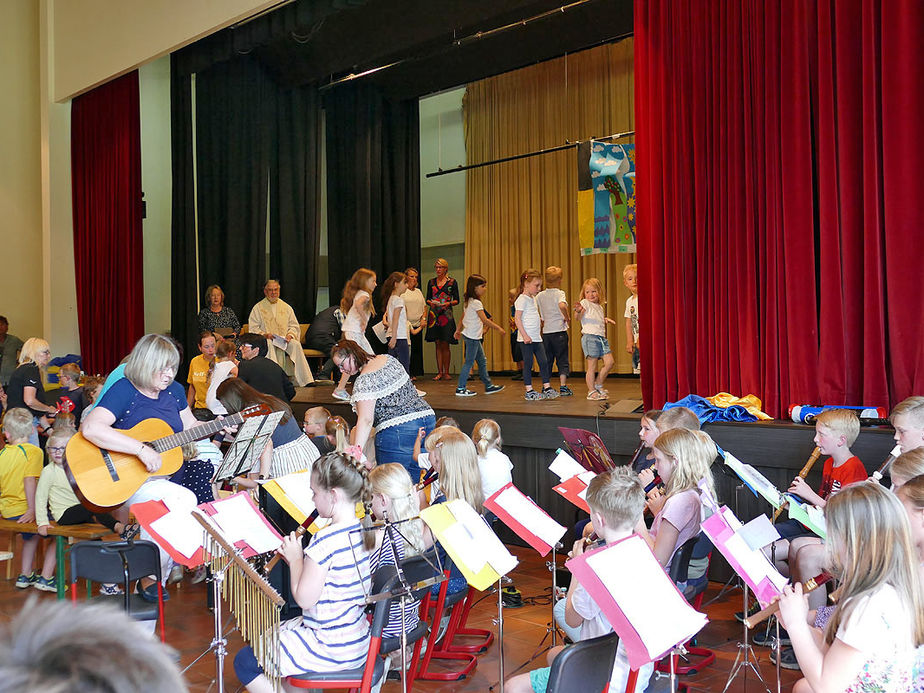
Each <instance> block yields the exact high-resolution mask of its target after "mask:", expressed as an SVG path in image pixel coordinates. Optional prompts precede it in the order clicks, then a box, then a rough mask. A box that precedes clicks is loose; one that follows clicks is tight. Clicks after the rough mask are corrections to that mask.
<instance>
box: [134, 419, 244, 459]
mask: <svg viewBox="0 0 924 693" xmlns="http://www.w3.org/2000/svg"><path fill="white" fill-rule="evenodd" d="M243 420H244V415H243V414H241V413H237V414H231V415H230V416H225V417H224V418H222V419H215V420H214V421H209V422H208V423H204V424H201V425H199V426H193V427H192V428H187V429H186V430H185V431H180V432H179V433H174V434H173V435H169V436H164V437H163V438H158V439H157V440H152V441H150V443H149V445H150V446H151V447H152V448H154V449H155V450H156V451H157V452H164V451H166V450H171V449H173V448H178V447H180V446H182V445H185V444H186V443H191V442H193V441H194V440H201V439H202V438H207V437H208V436H210V435H212V434H213V433H218V431H220V430H221V429H223V428H225V427H226V426H237V425H239V424H240V423H241V422H242V421H243Z"/></svg>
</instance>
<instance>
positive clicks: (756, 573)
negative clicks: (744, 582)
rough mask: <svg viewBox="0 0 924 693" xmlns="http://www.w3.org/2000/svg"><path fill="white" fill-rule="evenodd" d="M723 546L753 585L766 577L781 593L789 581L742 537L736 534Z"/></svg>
mask: <svg viewBox="0 0 924 693" xmlns="http://www.w3.org/2000/svg"><path fill="white" fill-rule="evenodd" d="M725 546H726V548H728V550H729V551H730V552H731V553H732V555H734V557H735V558H736V559H737V560H738V563H739V564H740V565H741V568H742V569H743V570H744V572H746V573H747V574H748V575H750V576H751V578H752V579H753V580H754V582H755V583H760V581H761V580H762V579H763V578H765V577H766V578H768V579H769V580H770V582H772V583H773V584H774V586H776V588H777V590H778V591H779V592H780V593H782V591H783V587H784V586H785V585H786V583H787V582H789V581H788V580H787V579H786V578H784V577H783V576H782V575H781V574H780V572H779V571H778V570H777V569H776V568H774V567H773V564H772V563H770V560H769V559H768V558H767V557H766V556H765V555H764V553H763V552H762V551H760V550H757V551H755V550H753V549H752V548H751V547H749V546H748V545H747V542H745V540H744V537H742V536H741V534H739V533H737V532H736V533H735V534H734V535H732V536H731V537H729V538H728V539H727V540H726V541H725Z"/></svg>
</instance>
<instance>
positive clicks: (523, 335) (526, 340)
mask: <svg viewBox="0 0 924 693" xmlns="http://www.w3.org/2000/svg"><path fill="white" fill-rule="evenodd" d="M541 286H542V278H541V277H540V276H539V270H536V269H533V268H532V267H530V268H529V269H526V270H523V274H521V275H520V295H519V296H517V300H516V301H515V302H514V304H513V305H514V309H515V312H514V318H513V319H514V320H515V321H516V324H517V341H518V342H519V343H520V349H521V350H522V351H523V384H524V385H525V386H526V399H527V400H537V399H555V398H556V397H558V396H559V393H558V391H557V390H553V389H552V386H551V384H550V382H549V381H550V380H551V372H550V369H549V361H548V359H547V358H546V356H545V347H544V346H543V345H542V327H541V320H540V318H539V308H538V307H537V306H536V294H538V293H539V287H541ZM534 356H535V357H536V362H537V363H538V364H539V375H540V376H541V377H542V392H536V391H535V390H534V389H533V357H534Z"/></svg>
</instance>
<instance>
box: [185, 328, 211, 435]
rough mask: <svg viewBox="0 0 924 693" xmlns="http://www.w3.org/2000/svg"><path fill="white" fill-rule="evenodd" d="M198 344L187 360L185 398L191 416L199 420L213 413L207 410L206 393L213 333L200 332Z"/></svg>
mask: <svg viewBox="0 0 924 693" xmlns="http://www.w3.org/2000/svg"><path fill="white" fill-rule="evenodd" d="M198 346H199V354H198V355H197V356H194V357H193V359H192V361H190V362H189V373H188V375H187V376H186V381H187V382H188V383H189V388H188V390H187V393H186V400H187V402H189V407H190V408H191V409H192V413H193V416H195V417H196V418H197V419H199V420H200V421H211V420H212V419H214V418H215V415H214V414H213V413H212V412H211V411H209V408H208V405H207V404H206V395H207V394H208V390H209V374H210V373H211V372H212V367H213V366H214V363H215V346H216V345H215V335H214V334H213V333H212V332H201V333H200V334H199V345H198Z"/></svg>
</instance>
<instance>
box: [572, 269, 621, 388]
mask: <svg viewBox="0 0 924 693" xmlns="http://www.w3.org/2000/svg"><path fill="white" fill-rule="evenodd" d="M574 315H575V317H577V318H579V319H580V321H581V348H582V349H583V350H584V362H585V365H586V369H585V370H586V374H585V376H584V380H585V381H586V382H587V399H606V398H607V392H606V390H604V389H603V381H604V380H605V379H606V376H607V375H608V374H609V372H610V369H612V368H613V354H611V353H610V343H609V342H608V341H607V340H606V323H609V324H611V325H615V324H616V321H615V320H613V319H612V318H608V317H606V315H605V314H604V312H603V285H602V284H601V283H600V280H599V279H597V278H596V277H591V278H590V279H587V280H585V281H584V284H583V286H581V301H580V302H579V303H575V304H574ZM601 358H602V359H603V368H601V369H600V372H599V373H596V370H597V361H599V360H600V359H601Z"/></svg>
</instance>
